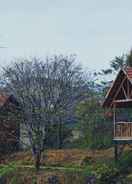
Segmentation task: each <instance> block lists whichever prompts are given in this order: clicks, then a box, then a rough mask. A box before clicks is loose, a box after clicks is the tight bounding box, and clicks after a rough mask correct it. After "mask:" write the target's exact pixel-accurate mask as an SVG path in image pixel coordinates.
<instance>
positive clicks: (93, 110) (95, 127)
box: [76, 97, 112, 148]
mask: <svg viewBox="0 0 132 184" xmlns="http://www.w3.org/2000/svg"><path fill="white" fill-rule="evenodd" d="M76 115H77V117H78V120H79V126H78V129H79V130H80V132H81V134H82V136H81V137H80V139H81V140H80V141H79V140H78V145H79V146H81V147H89V148H106V147H109V146H111V144H112V135H111V133H112V123H111V121H110V120H109V119H107V120H106V119H105V116H104V110H103V109H102V107H101V106H100V104H99V101H98V100H97V99H96V98H95V97H94V98H93V97H92V98H91V99H88V100H87V101H83V102H81V103H80V104H79V105H78V106H77V108H76Z"/></svg>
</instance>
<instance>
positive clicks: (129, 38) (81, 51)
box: [0, 0, 132, 70]
mask: <svg viewBox="0 0 132 184" xmlns="http://www.w3.org/2000/svg"><path fill="white" fill-rule="evenodd" d="M131 7H132V0H4V1H3V0H0V25H1V26H0V47H5V48H0V66H5V65H6V64H9V63H10V62H11V61H12V60H13V59H14V58H16V57H33V56H38V57H45V56H47V55H49V56H50V55H54V54H64V55H69V54H76V55H77V58H78V60H79V61H80V62H81V64H82V65H83V66H84V67H86V68H89V69H92V70H99V69H102V68H107V67H108V66H109V62H110V61H111V60H112V59H114V57H115V56H120V55H122V54H123V53H127V52H128V51H129V50H130V49H131V48H132V21H131V17H132V8H131Z"/></svg>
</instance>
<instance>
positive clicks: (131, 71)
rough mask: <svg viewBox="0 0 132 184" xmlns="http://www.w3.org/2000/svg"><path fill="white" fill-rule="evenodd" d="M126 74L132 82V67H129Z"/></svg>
mask: <svg viewBox="0 0 132 184" xmlns="http://www.w3.org/2000/svg"><path fill="white" fill-rule="evenodd" d="M125 72H126V74H127V76H128V78H129V79H130V80H132V67H127V68H126V69H125Z"/></svg>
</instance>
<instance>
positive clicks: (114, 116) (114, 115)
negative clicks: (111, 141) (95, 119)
mask: <svg viewBox="0 0 132 184" xmlns="http://www.w3.org/2000/svg"><path fill="white" fill-rule="evenodd" d="M113 121H114V137H115V136H116V105H115V104H114V106H113Z"/></svg>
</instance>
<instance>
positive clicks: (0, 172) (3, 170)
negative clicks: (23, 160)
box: [0, 163, 16, 176]
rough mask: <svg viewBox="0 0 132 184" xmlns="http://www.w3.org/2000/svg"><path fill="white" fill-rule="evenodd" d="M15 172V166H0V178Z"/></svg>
mask: <svg viewBox="0 0 132 184" xmlns="http://www.w3.org/2000/svg"><path fill="white" fill-rule="evenodd" d="M15 170H16V165H15V164H14V163H11V164H9V165H2V166H0V176H4V175H7V174H9V173H11V172H13V171H15Z"/></svg>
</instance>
